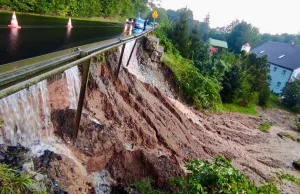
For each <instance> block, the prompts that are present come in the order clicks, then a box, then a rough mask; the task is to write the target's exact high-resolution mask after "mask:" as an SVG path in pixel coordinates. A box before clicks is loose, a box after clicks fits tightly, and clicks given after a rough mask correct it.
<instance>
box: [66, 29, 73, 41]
mask: <svg viewBox="0 0 300 194" xmlns="http://www.w3.org/2000/svg"><path fill="white" fill-rule="evenodd" d="M71 31H72V28H67V41H68V40H69V39H70V36H71Z"/></svg>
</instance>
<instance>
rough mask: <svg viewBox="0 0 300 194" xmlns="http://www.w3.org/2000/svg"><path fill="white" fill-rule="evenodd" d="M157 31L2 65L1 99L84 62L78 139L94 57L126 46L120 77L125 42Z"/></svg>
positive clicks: (121, 56)
mask: <svg viewBox="0 0 300 194" xmlns="http://www.w3.org/2000/svg"><path fill="white" fill-rule="evenodd" d="M154 30H155V28H151V29H148V30H146V31H143V32H141V33H139V34H135V35H130V36H126V37H119V38H114V39H110V40H106V41H100V42H96V43H92V44H88V45H83V46H80V50H78V51H75V50H74V49H75V48H78V47H75V48H71V49H66V50H63V51H58V52H55V53H50V54H46V55H42V56H38V57H34V58H30V59H25V60H21V61H17V62H13V63H9V64H5V65H1V66H0V99H1V98H4V97H6V96H9V95H11V94H13V93H15V92H18V91H20V90H22V89H24V88H28V87H29V86H32V85H34V84H36V83H38V82H40V81H42V80H45V79H47V78H50V77H52V76H54V75H57V74H60V73H63V72H64V71H65V70H67V69H70V68H72V67H74V66H76V65H80V64H82V65H83V74H82V81H81V88H80V95H79V101H78V106H77V113H76V119H75V127H74V133H73V137H75V138H76V137H77V135H78V129H79V125H80V119H81V113H82V108H83V101H84V96H85V90H86V85H87V82H88V75H89V68H90V64H91V62H92V59H93V57H94V56H96V55H98V54H100V53H103V52H105V51H107V50H110V49H112V48H115V47H117V46H121V45H123V47H122V51H121V55H120V58H119V64H118V68H117V72H116V76H118V73H119V71H120V67H121V63H122V58H123V53H124V49H125V45H126V43H128V42H131V41H133V40H135V41H137V40H138V39H139V38H141V37H143V36H145V35H147V34H148V33H149V32H152V31H154ZM135 45H136V44H134V47H133V49H134V48H135ZM132 51H133V50H132ZM131 55H132V52H131ZM131 55H130V57H129V59H128V62H127V64H128V63H129V60H130V59H131Z"/></svg>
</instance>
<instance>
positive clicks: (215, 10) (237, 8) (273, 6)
mask: <svg viewBox="0 0 300 194" xmlns="http://www.w3.org/2000/svg"><path fill="white" fill-rule="evenodd" d="M161 5H162V7H163V8H165V9H175V10H176V9H180V8H182V7H186V6H187V7H188V8H189V9H191V10H192V11H193V13H194V19H196V20H200V21H203V18H204V17H205V15H206V14H207V13H209V14H210V23H211V27H222V26H225V25H228V24H230V23H231V21H233V20H234V19H239V20H245V21H246V22H248V23H251V24H252V25H254V26H256V27H258V28H259V30H260V32H262V33H271V34H276V33H292V34H297V33H298V32H300V1H299V0H248V1H245V0H162V3H161Z"/></svg>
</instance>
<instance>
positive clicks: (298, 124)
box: [0, 122, 300, 132]
mask: <svg viewBox="0 0 300 194" xmlns="http://www.w3.org/2000/svg"><path fill="white" fill-rule="evenodd" d="M0 124H1V123H0ZM296 126H297V130H298V131H299V132H300V122H297V123H296Z"/></svg>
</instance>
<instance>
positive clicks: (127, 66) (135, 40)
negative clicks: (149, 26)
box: [126, 39, 138, 67]
mask: <svg viewBox="0 0 300 194" xmlns="http://www.w3.org/2000/svg"><path fill="white" fill-rule="evenodd" d="M137 41H138V39H136V40H135V42H134V45H133V48H132V50H131V53H130V56H129V59H128V61H127V64H126V67H128V65H129V62H130V59H131V57H132V54H133V51H134V48H135V46H136V43H137Z"/></svg>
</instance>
